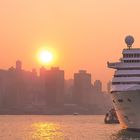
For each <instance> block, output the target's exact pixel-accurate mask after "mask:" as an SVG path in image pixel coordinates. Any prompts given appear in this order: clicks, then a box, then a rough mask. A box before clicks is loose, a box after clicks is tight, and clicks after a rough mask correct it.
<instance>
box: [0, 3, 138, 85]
mask: <svg viewBox="0 0 140 140" xmlns="http://www.w3.org/2000/svg"><path fill="white" fill-rule="evenodd" d="M128 34H131V35H133V36H134V37H135V43H134V46H136V47H139V46H140V0H0V48H1V49H0V58H1V59H0V68H6V69H7V68H9V67H10V66H12V65H14V63H15V61H16V60H17V59H20V60H22V62H23V67H24V68H25V69H28V70H30V69H31V68H39V67H40V65H39V64H38V62H37V61H36V58H35V55H36V53H37V50H38V48H39V47H41V46H44V45H46V46H49V47H51V48H52V49H53V50H55V51H56V53H57V55H58V60H57V63H56V66H60V68H61V69H64V70H65V72H66V73H65V75H66V78H72V76H73V73H74V72H77V71H78V70H79V69H86V70H87V71H88V72H90V73H92V79H93V80H95V79H100V80H102V81H103V82H104V83H105V82H107V81H108V80H109V79H111V77H112V74H113V70H109V69H108V68H107V67H106V62H107V61H117V60H118V59H119V58H120V57H121V51H122V49H123V48H124V47H126V45H125V44H124V37H125V36H126V35H128Z"/></svg>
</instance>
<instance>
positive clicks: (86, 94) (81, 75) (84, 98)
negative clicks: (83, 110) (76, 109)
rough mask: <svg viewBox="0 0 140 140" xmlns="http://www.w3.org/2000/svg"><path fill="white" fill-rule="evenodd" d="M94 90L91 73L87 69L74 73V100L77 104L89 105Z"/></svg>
mask: <svg viewBox="0 0 140 140" xmlns="http://www.w3.org/2000/svg"><path fill="white" fill-rule="evenodd" d="M91 91H92V83H91V74H89V73H87V72H86V71H85V70H80V71H79V72H78V73H75V74H74V93H73V97H74V102H75V103H76V104H82V105H87V104H89V103H90V97H91Z"/></svg>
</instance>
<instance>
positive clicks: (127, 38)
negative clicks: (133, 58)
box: [125, 35, 134, 50]
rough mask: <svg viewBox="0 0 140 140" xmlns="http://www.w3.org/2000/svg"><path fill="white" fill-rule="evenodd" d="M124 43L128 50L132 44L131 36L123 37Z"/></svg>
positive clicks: (132, 38)
mask: <svg viewBox="0 0 140 140" xmlns="http://www.w3.org/2000/svg"><path fill="white" fill-rule="evenodd" d="M125 43H126V45H127V47H128V48H129V50H130V48H131V47H132V44H133V43H134V37H133V36H131V35H128V36H126V37H125Z"/></svg>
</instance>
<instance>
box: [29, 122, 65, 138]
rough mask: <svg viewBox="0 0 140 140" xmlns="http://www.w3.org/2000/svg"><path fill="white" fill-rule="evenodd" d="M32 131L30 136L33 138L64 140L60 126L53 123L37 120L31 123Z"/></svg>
mask: <svg viewBox="0 0 140 140" xmlns="http://www.w3.org/2000/svg"><path fill="white" fill-rule="evenodd" d="M32 127H33V129H34V132H33V134H32V138H33V139H35V140H64V134H63V133H62V131H61V127H60V126H59V125H57V124H54V123H47V122H38V123H35V124H33V125H32Z"/></svg>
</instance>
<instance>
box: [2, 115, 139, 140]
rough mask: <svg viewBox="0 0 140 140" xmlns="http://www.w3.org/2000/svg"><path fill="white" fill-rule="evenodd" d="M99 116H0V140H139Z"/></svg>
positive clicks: (129, 132) (137, 135)
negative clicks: (106, 122)
mask: <svg viewBox="0 0 140 140" xmlns="http://www.w3.org/2000/svg"><path fill="white" fill-rule="evenodd" d="M103 119H104V116H102V115H99V116H97V115H89V116H88V115H83V116H82V115H63V116H57V115H56V116H55V115H50V116H48V115H42V116H40V115H25V116H24V115H1V116H0V140H140V133H138V132H131V131H124V130H121V128H120V126H119V125H118V124H108V125H107V124H104V122H103Z"/></svg>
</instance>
